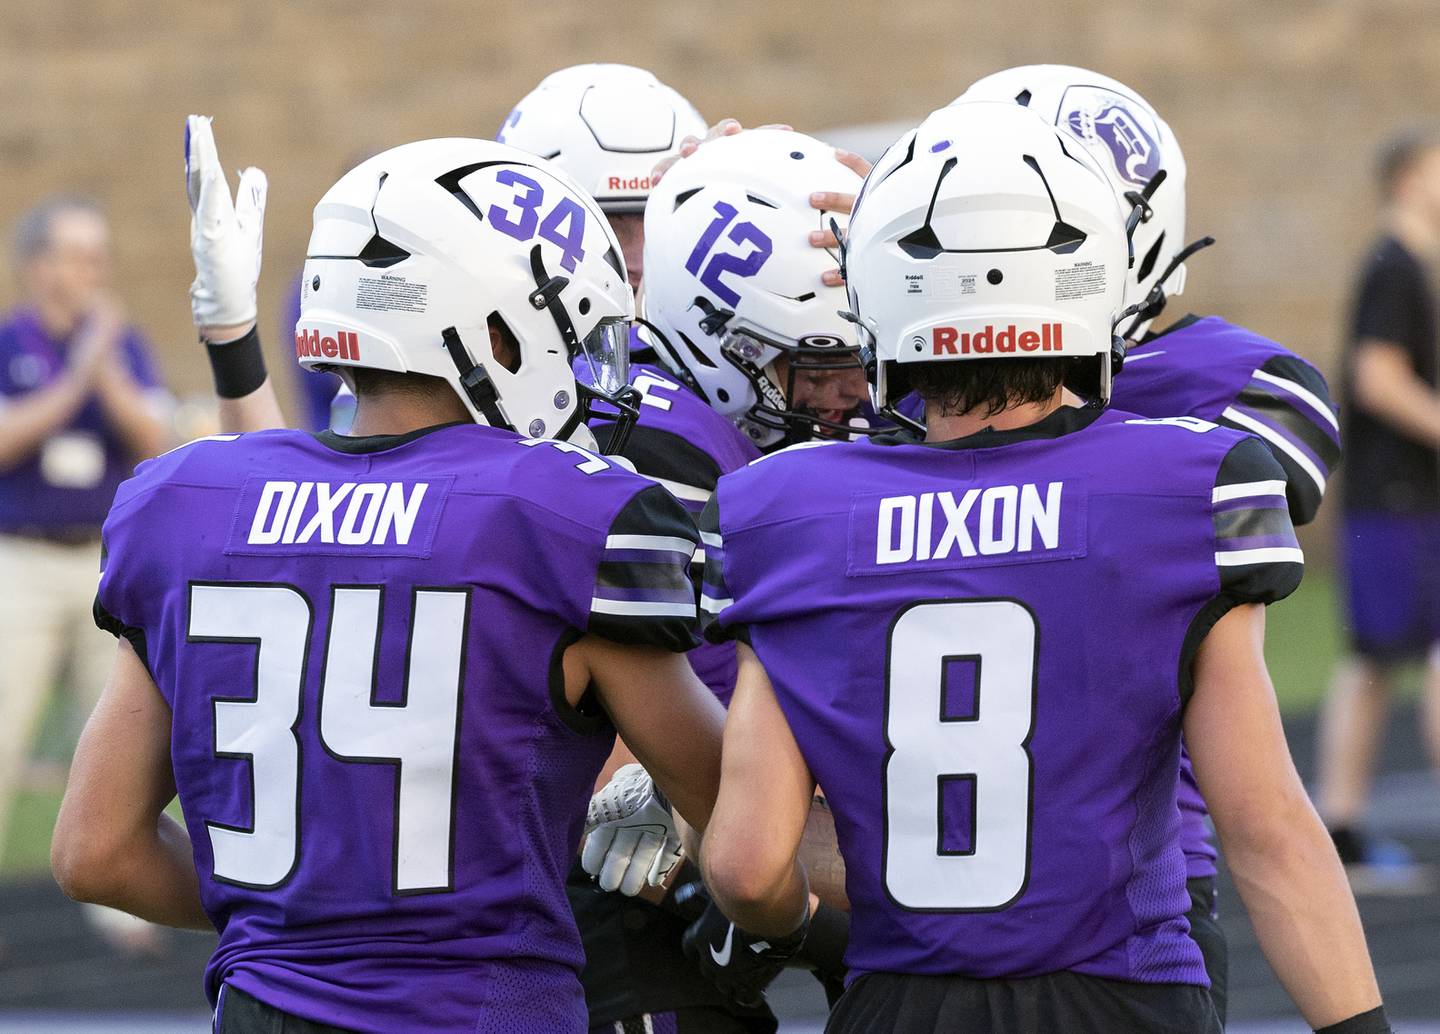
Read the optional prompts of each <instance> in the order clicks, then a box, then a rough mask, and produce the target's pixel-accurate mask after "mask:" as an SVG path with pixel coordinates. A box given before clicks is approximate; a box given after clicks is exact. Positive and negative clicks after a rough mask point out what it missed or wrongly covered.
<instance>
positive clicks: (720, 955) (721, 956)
mask: <svg viewBox="0 0 1440 1034" xmlns="http://www.w3.org/2000/svg"><path fill="white" fill-rule="evenodd" d="M734 939H735V924H734V923H731V924H730V929H728V930H726V931H725V943H724V944H722V945H721V946H720V950H719V951H716V950H715V946H714V945H713V944H712V945H710V946H709V948H710V957H711V958H712V959H714V960H715V965H717V966H719V967H720V968H721V969H724V968H725V967H726V966H728V965H730V942H731V941H733V940H734Z"/></svg>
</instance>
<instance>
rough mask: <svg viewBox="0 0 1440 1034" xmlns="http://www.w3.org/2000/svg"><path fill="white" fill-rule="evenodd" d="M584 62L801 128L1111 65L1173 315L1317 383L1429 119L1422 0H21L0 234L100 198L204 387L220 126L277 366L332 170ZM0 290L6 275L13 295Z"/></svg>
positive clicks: (1432, 54)
mask: <svg viewBox="0 0 1440 1034" xmlns="http://www.w3.org/2000/svg"><path fill="white" fill-rule="evenodd" d="M591 60H620V61H628V62H632V63H635V64H640V65H644V66H646V67H649V68H651V69H653V70H654V71H655V72H656V73H657V74H659V75H660V77H661V78H662V79H664V80H666V81H667V82H669V83H671V84H672V85H674V86H676V87H678V88H679V89H680V90H681V91H683V92H684V93H686V94H688V95H689V96H690V98H691V99H692V100H693V101H694V102H695V103H696V104H697V105H698V106H699V108H700V110H701V111H702V113H703V114H705V116H706V117H707V118H710V119H712V120H713V119H715V118H718V117H721V116H725V115H733V116H735V117H737V118H740V119H741V120H743V121H744V122H746V123H760V122H774V121H785V122H790V123H792V124H793V125H794V126H795V127H796V128H797V129H801V130H805V131H810V132H815V131H820V130H824V129H827V128H833V127H837V126H843V125H846V124H849V123H856V122H883V121H891V120H906V119H908V120H918V119H919V118H920V117H921V116H923V115H924V114H925V113H926V112H928V111H929V110H931V109H932V108H934V107H937V106H939V105H942V104H944V103H946V102H948V101H949V100H950V99H951V98H952V97H953V96H955V94H957V93H958V92H960V90H961V89H963V88H964V87H965V86H966V85H967V84H968V83H969V82H971V81H972V80H974V79H975V78H977V77H978V76H980V75H982V74H985V73H988V72H991V71H994V70H996V69H999V68H1003V67H1006V66H1009V65H1013V64H1019V63H1024V62H1035V61H1058V62H1067V63H1074V64H1081V65H1088V66H1090V67H1093V68H1095V69H1097V70H1100V71H1103V72H1106V73H1108V74H1110V75H1113V76H1116V77H1118V78H1120V79H1122V80H1124V81H1126V82H1128V83H1130V84H1131V85H1132V86H1134V87H1136V88H1138V89H1139V90H1141V91H1142V92H1143V93H1145V94H1146V95H1147V96H1148V97H1149V99H1150V100H1151V101H1152V102H1153V103H1154V104H1155V105H1156V106H1157V107H1158V108H1159V109H1160V111H1161V112H1162V113H1163V114H1164V115H1165V116H1166V117H1167V118H1168V119H1169V121H1170V123H1171V124H1172V125H1173V126H1174V128H1175V130H1176V131H1177V132H1178V134H1179V136H1180V139H1181V141H1182V143H1183V144H1184V146H1185V150H1186V154H1187V156H1188V159H1189V164H1190V197H1191V217H1190V228H1191V233H1192V236H1194V235H1199V234H1201V233H1206V232H1208V233H1212V234H1214V235H1215V236H1216V237H1217V238H1219V242H1220V244H1219V247H1217V248H1215V249H1213V250H1211V251H1209V252H1206V253H1204V254H1202V255H1200V256H1198V257H1197V258H1196V259H1195V260H1194V261H1193V263H1192V268H1191V280H1190V283H1191V285H1192V287H1191V291H1190V292H1189V293H1188V294H1187V295H1186V297H1185V298H1184V299H1182V300H1181V301H1180V302H1178V303H1176V304H1177V305H1183V306H1185V307H1186V308H1194V309H1196V310H1197V311H1200V312H1207V311H1219V312H1221V313H1224V314H1225V315H1227V316H1229V317H1230V318H1232V319H1236V320H1238V321H1241V322H1244V323H1247V324H1250V325H1252V326H1253V327H1255V328H1256V329H1258V330H1260V331H1261V332H1263V333H1266V334H1269V335H1271V336H1274V337H1276V338H1279V339H1280V340H1281V341H1283V342H1285V343H1286V344H1288V345H1290V346H1291V347H1293V348H1295V349H1296V350H1298V351H1300V352H1301V353H1303V354H1306V355H1308V356H1312V357H1315V358H1316V359H1318V361H1319V362H1320V363H1321V365H1322V366H1323V367H1324V368H1326V369H1327V370H1329V371H1332V372H1333V370H1334V357H1335V353H1336V349H1337V345H1338V344H1339V340H1340V337H1341V334H1342V324H1341V322H1340V321H1341V320H1342V319H1343V313H1344V311H1345V306H1346V304H1347V297H1348V294H1349V286H1350V277H1351V274H1352V269H1353V266H1354V264H1355V262H1356V260H1357V258H1358V256H1359V254H1360V252H1361V251H1362V250H1363V248H1364V247H1365V245H1366V243H1367V241H1368V239H1369V236H1370V232H1371V229H1370V228H1371V221H1372V219H1373V216H1374V206H1375V191H1374V188H1373V185H1372V179H1373V177H1372V172H1371V169H1372V162H1373V155H1374V151H1375V146H1376V144H1377V143H1378V142H1379V141H1380V140H1381V139H1382V138H1384V137H1385V136H1387V135H1388V134H1389V133H1390V132H1391V131H1392V130H1393V129H1394V128H1395V127H1396V126H1397V125H1399V124H1403V123H1407V122H1411V121H1414V120H1416V119H1418V118H1422V117H1424V116H1425V115H1427V114H1428V115H1435V116H1440V75H1437V73H1440V19H1436V18H1435V17H1434V6H1433V3H1432V2H1431V0H1329V2H1323V0H1266V2H1264V3H1255V2H1247V0H1189V2H1187V3H1183V4H1177V3H1166V2H1162V0H1154V2H1142V0H1104V2H1101V0H1068V2H1064V3H1057V2H1054V0H1048V2H1047V0H1008V2H1004V3H993V2H988V0H986V2H975V0H909V2H905V3H882V2H876V0H836V2H831V3H827V4H799V3H771V4H759V3H753V2H743V0H663V2H655V0H628V2H623V3H598V2H591V3H582V2H578V0H562V2H557V3H552V4H544V3H537V2H535V0H475V2H459V0H457V2H440V0H392V2H388V3H381V2H376V0H247V2H244V3H240V2H216V3H205V4H198V3H192V2H183V0H9V2H7V3H5V4H3V5H0V98H3V99H0V112H3V117H0V224H3V225H4V226H6V227H9V226H10V225H12V224H13V220H14V217H15V216H16V215H17V214H18V213H19V212H20V211H21V210H22V209H24V208H25V207H26V206H28V205H29V204H31V203H32V202H33V201H34V200H35V199H36V198H38V197H41V196H43V195H45V194H47V193H50V192H52V191H56V190H60V189H67V190H79V191H84V192H87V193H91V194H94V195H95V196H97V197H99V198H100V199H101V200H102V201H103V202H104V203H105V204H106V205H107V206H108V208H109V210H110V213H111V215H112V217H113V219H114V222H115V228H116V238H117V244H118V256H119V262H118V269H117V276H118V284H117V287H118V289H119V294H120V296H121V298H122V299H123V301H124V303H125V304H126V305H127V306H128V307H129V309H130V311H131V312H132V314H133V315H134V317H135V318H136V319H137V320H138V321H139V322H140V323H141V324H142V325H144V326H145V327H146V328H147V329H149V330H151V331H152V332H153V334H154V335H155V337H156V339H157V342H158V344H159V346H160V348H161V350H162V354H163V360H164V362H165V365H166V372H167V374H168V376H169V378H170V380H171V382H172V384H173V385H174V386H175V387H176V388H177V389H178V390H180V391H182V392H185V391H195V390H203V389H204V388H205V387H206V380H207V378H206V372H205V369H204V366H203V363H201V362H200V361H198V359H197V353H196V351H195V346H194V343H193V334H192V332H191V330H190V326H189V314H188V309H187V302H186V293H185V291H186V286H187V284H188V282H189V280H190V277H191V270H190V266H189V255H188V251H187V220H188V213H187V210H186V207H185V202H184V200H183V192H182V181H181V150H180V148H181V126H182V121H183V119H184V116H185V115H186V113H187V112H191V111H196V112H203V113H207V114H212V115H214V116H215V125H216V131H217V137H218V140H219V143H220V153H221V156H222V158H223V160H224V161H225V163H226V165H227V167H228V168H229V169H231V170H232V183H233V170H234V169H236V168H238V167H240V166H242V165H245V164H256V165H260V166H262V167H263V168H265V169H266V171H267V172H268V173H269V174H270V182H271V190H270V209H269V216H268V220H267V227H266V256H265V257H266V273H265V276H264V278H263V281H262V287H261V320H262V329H263V331H264V333H265V335H266V337H267V340H268V342H269V345H270V349H271V354H272V356H276V357H278V356H279V355H280V354H282V349H283V348H284V347H285V345H284V343H283V342H282V341H281V340H280V338H279V328H278V326H277V321H278V319H279V310H280V303H281V297H282V293H283V291H284V289H285V288H286V286H287V283H288V281H289V279H290V278H291V276H293V275H294V273H295V272H296V271H297V270H298V266H299V263H300V262H301V261H302V259H303V255H304V249H305V242H306V238H307V235H308V232H309V223H310V209H311V207H312V206H313V204H314V203H315V201H316V200H317V199H318V198H319V196H320V194H321V193H322V192H323V191H324V189H325V188H326V187H327V186H328V185H329V184H330V182H331V181H332V180H334V179H335V178H336V176H337V175H338V174H339V173H340V172H341V171H342V168H343V167H344V166H345V165H347V164H348V163H349V162H350V161H351V160H352V159H353V158H354V157H355V156H356V155H358V154H362V153H364V152H368V151H374V150H379V149H382V148H384V147H387V146H390V145H393V144H398V143H401V142H404V141H407V140H413V139H418V138H423V137H429V136H440V135H473V136H486V137H488V136H491V135H493V133H494V131H495V129H496V127H497V126H498V125H499V123H500V121H501V120H502V119H503V118H504V116H505V115H506V113H507V112H508V111H509V109H510V107H511V105H512V103H513V102H514V101H515V100H517V99H518V98H519V97H521V96H522V95H523V94H524V93H525V92H526V91H528V90H529V89H530V88H531V87H532V86H533V85H534V84H535V83H536V82H537V81H538V80H539V79H540V78H541V76H542V75H544V74H545V73H546V72H549V71H550V70H552V69H554V68H558V67H561V66H563V65H567V64H571V63H574V62H580V61H591ZM4 262H5V263H6V264H8V262H9V257H8V251H7V252H6V257H5V259H4ZM13 297H14V288H13V283H12V280H11V279H10V278H9V277H3V278H0V303H9V302H10V301H12V300H13ZM279 380H280V381H281V387H282V389H283V390H288V388H289V383H288V381H289V378H288V377H280V378H279Z"/></svg>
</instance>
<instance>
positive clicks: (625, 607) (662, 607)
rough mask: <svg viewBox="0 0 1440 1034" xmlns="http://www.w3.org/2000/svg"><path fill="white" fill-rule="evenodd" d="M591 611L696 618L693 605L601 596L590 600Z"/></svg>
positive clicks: (624, 614)
mask: <svg viewBox="0 0 1440 1034" xmlns="http://www.w3.org/2000/svg"><path fill="white" fill-rule="evenodd" d="M590 610H591V611H592V612H594V613H596V614H620V615H623V616H631V617H633V616H639V617H676V618H693V617H695V604H693V603H651V602H648V601H645V600H606V599H601V598H600V597H599V596H596V597H593V598H592V599H591V600H590Z"/></svg>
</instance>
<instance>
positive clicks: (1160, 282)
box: [957, 65, 1340, 1021]
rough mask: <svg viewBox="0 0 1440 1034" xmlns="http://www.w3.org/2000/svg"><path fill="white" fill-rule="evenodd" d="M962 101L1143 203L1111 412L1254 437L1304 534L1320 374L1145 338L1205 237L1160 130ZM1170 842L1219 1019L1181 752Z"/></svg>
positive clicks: (1059, 68)
mask: <svg viewBox="0 0 1440 1034" xmlns="http://www.w3.org/2000/svg"><path fill="white" fill-rule="evenodd" d="M966 100H993V101H1014V102H1016V103H1019V104H1022V105H1024V106H1026V107H1029V108H1030V109H1031V110H1032V111H1035V112H1037V113H1039V114H1041V115H1042V116H1044V117H1045V118H1046V119H1048V120H1050V121H1052V122H1053V123H1054V124H1055V126H1056V128H1057V129H1059V130H1060V131H1061V132H1063V133H1065V134H1067V139H1073V140H1075V141H1076V142H1077V143H1079V144H1080V146H1082V147H1084V148H1085V149H1086V150H1088V151H1089V152H1090V154H1091V155H1092V156H1093V157H1094V158H1095V161H1096V163H1097V164H1099V166H1100V167H1101V169H1102V170H1104V172H1105V175H1106V178H1107V179H1108V180H1109V181H1110V185H1111V187H1112V189H1113V190H1114V191H1115V193H1116V195H1117V196H1118V197H1120V198H1122V199H1124V198H1125V197H1126V196H1128V195H1130V194H1133V193H1136V192H1141V191H1144V190H1145V188H1146V187H1147V185H1148V184H1149V182H1150V180H1151V178H1152V177H1154V176H1155V175H1156V173H1157V172H1159V171H1160V170H1162V169H1163V170H1164V172H1165V175H1164V177H1163V179H1162V180H1161V181H1160V182H1159V183H1158V184H1157V186H1156V187H1155V189H1154V191H1153V193H1148V194H1147V197H1146V203H1145V205H1144V206H1143V208H1142V210H1141V217H1140V221H1139V223H1138V224H1137V225H1136V227H1135V232H1134V238H1133V250H1134V255H1135V262H1134V265H1133V266H1131V268H1130V271H1129V273H1128V275H1127V279H1126V287H1127V291H1126V295H1127V300H1128V301H1129V302H1131V303H1134V304H1136V305H1138V306H1139V308H1138V309H1137V311H1136V312H1135V313H1133V314H1132V315H1131V316H1129V317H1127V318H1126V320H1125V321H1123V322H1122V324H1121V331H1122V333H1123V334H1124V336H1125V337H1126V338H1127V339H1128V343H1127V349H1126V354H1125V364H1124V372H1123V373H1122V374H1121V375H1120V376H1119V377H1118V378H1117V379H1116V381H1115V391H1114V396H1113V398H1112V404H1113V405H1114V406H1115V408H1116V409H1120V410H1125V411H1127V412H1131V413H1138V414H1140V415H1141V416H1147V417H1166V416H1186V415H1188V416H1197V417H1201V418H1203V419H1205V420H1209V421H1212V422H1214V423H1217V424H1223V425H1224V426H1227V427H1233V428H1235V429H1236V430H1239V431H1245V432H1247V433H1251V434H1254V435H1256V436H1257V437H1259V438H1260V440H1261V441H1263V442H1264V443H1265V445H1266V446H1267V447H1268V448H1269V449H1270V452H1271V454H1272V455H1273V456H1274V457H1275V459H1276V461H1277V462H1278V463H1279V464H1280V466H1281V468H1282V469H1283V470H1284V471H1285V495H1286V502H1287V504H1288V506H1289V510H1290V519H1291V522H1292V523H1293V524H1295V525H1297V526H1298V525H1301V524H1305V523H1308V522H1309V521H1310V520H1312V519H1313V518H1314V516H1315V512H1316V510H1317V509H1318V508H1319V506H1320V502H1321V500H1322V499H1323V498H1324V494H1325V482H1326V480H1327V479H1328V478H1329V476H1330V472H1331V470H1333V469H1334V468H1335V466H1336V464H1337V463H1338V462H1339V459H1340V431H1339V424H1338V422H1337V421H1336V418H1335V406H1334V404H1333V403H1332V402H1331V400H1330V392H1329V388H1328V387H1327V386H1326V383H1325V378H1324V377H1323V376H1322V375H1321V374H1320V371H1318V370H1317V369H1315V367H1314V366H1312V365H1311V364H1310V363H1308V362H1306V361H1305V360H1304V359H1301V358H1300V357H1299V356H1297V355H1296V354H1295V353H1293V352H1291V351H1289V350H1288V349H1286V348H1285V347H1283V346H1281V345H1279V344H1277V343H1275V342H1274V341H1270V340H1269V339H1267V338H1264V337H1261V336H1260V335H1259V334H1256V333H1255V332H1254V331H1251V330H1247V329H1246V328H1244V327H1240V326H1236V325H1235V324H1233V323H1230V322H1228V321H1226V320H1224V319H1221V318H1220V317H1219V316H1205V317H1200V316H1195V315H1187V316H1184V317H1182V318H1180V319H1178V320H1176V321H1175V322H1173V323H1171V324H1169V326H1167V327H1165V328H1164V329H1162V330H1160V331H1158V332H1156V331H1151V330H1149V329H1148V328H1149V327H1150V326H1151V321H1152V320H1154V318H1155V317H1156V316H1158V315H1160V313H1161V310H1162V309H1163V308H1164V307H1165V303H1166V301H1167V299H1168V298H1169V297H1171V296H1173V295H1177V294H1179V293H1180V292H1181V291H1182V290H1183V289H1184V286H1185V274H1186V267H1185V265H1184V261H1185V259H1186V258H1187V257H1188V256H1189V255H1190V254H1193V252H1194V251H1195V250H1198V248H1200V247H1203V246H1205V245H1206V244H1208V243H1210V240H1209V238H1204V239H1202V240H1201V241H1197V242H1196V243H1195V244H1194V245H1189V246H1185V157H1184V155H1183V154H1182V153H1181V150H1180V144H1179V141H1177V140H1176V138H1175V134H1174V133H1173V132H1172V131H1171V129H1170V127H1169V126H1168V125H1167V124H1166V123H1165V121H1164V120H1163V119H1162V118H1160V116H1159V115H1158V114H1156V112H1155V110H1154V108H1152V107H1151V106H1150V105H1149V104H1148V103H1146V101H1145V100H1144V99H1143V98H1142V97H1141V96H1140V95H1139V94H1137V93H1136V92H1135V91H1133V90H1131V89H1129V88H1128V87H1126V86H1125V85H1123V84H1121V83H1118V82H1116V81H1115V80H1113V79H1110V78H1107V77H1106V76H1103V75H1099V74H1097V73H1095V72H1091V71H1089V70H1087V69H1083V68H1072V67H1068V66H1065V65H1028V66H1025V67H1020V68H1012V69H1008V70H1007V71H1003V72H997V73H995V74H994V75H989V76H986V77H985V78H984V79H981V80H979V81H978V82H976V83H975V84H974V85H972V86H971V87H970V88H969V89H968V90H966V91H965V93H964V94H962V95H961V97H960V99H959V101H957V103H961V102H964V101H966ZM1180 811H1181V815H1182V817H1183V819H1184V824H1183V832H1182V843H1183V845H1184V848H1185V865H1186V872H1187V874H1188V875H1189V877H1190V882H1189V890H1190V897H1191V901H1192V903H1193V907H1192V909H1191V911H1190V915H1189V919H1190V929H1191V934H1192V936H1194V937H1195V939H1196V941H1198V942H1199V944H1200V947H1201V949H1202V951H1204V953H1205V968H1206V970H1207V972H1208V973H1209V976H1210V989H1211V995H1212V997H1213V998H1214V999H1215V1005H1216V1009H1217V1011H1218V1012H1219V1013H1220V1018H1221V1020H1222V1021H1223V1020H1224V1018H1225V1011H1226V984H1227V973H1226V955H1227V952H1226V944H1225V935H1224V931H1223V930H1222V929H1221V927H1220V924H1219V922H1218V919H1217V917H1216V899H1215V847H1214V844H1213V843H1212V842H1211V839H1210V835H1209V829H1208V827H1207V825H1206V818H1207V814H1208V813H1207V811H1206V809H1205V802H1204V800H1203V799H1202V798H1201V796H1200V791H1199V787H1198V786H1197V785H1196V782H1195V775H1194V772H1193V770H1192V768H1191V766H1190V760H1189V757H1188V756H1187V755H1186V754H1184V753H1183V752H1182V754H1181V766H1180Z"/></svg>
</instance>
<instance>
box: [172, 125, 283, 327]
mask: <svg viewBox="0 0 1440 1034" xmlns="http://www.w3.org/2000/svg"><path fill="white" fill-rule="evenodd" d="M267 189H268V184H267V181H266V179H265V173H264V172H262V171H261V170H260V169H256V168H253V167H252V168H248V169H245V170H244V171H243V172H241V173H240V179H239V183H238V185H237V187H236V192H235V197H234V198H232V197H231V196H230V185H229V183H228V182H227V181H226V179H225V170H224V169H223V168H222V167H221V165H220V156H219V155H218V153H217V152H216V150H215V134H214V132H213V130H212V129H211V128H210V119H209V117H207V116H205V115H191V116H189V117H188V118H186V120H185V192H186V194H187V195H189V200H190V254H191V256H192V257H193V258H194V259H195V281H194V283H192V284H191V285H190V314H191V317H192V318H193V319H194V321H195V326H196V328H197V329H198V330H199V331H200V335H201V337H203V338H205V339H206V340H207V341H211V342H218V341H230V340H234V339H236V338H238V337H241V336H243V335H244V334H246V333H247V332H248V331H249V329H250V328H251V327H252V326H253V325H254V323H255V313H256V306H255V285H256V283H257V282H258V281H259V279H260V250H261V243H262V241H263V238H264V228H265V195H266V191H267Z"/></svg>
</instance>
